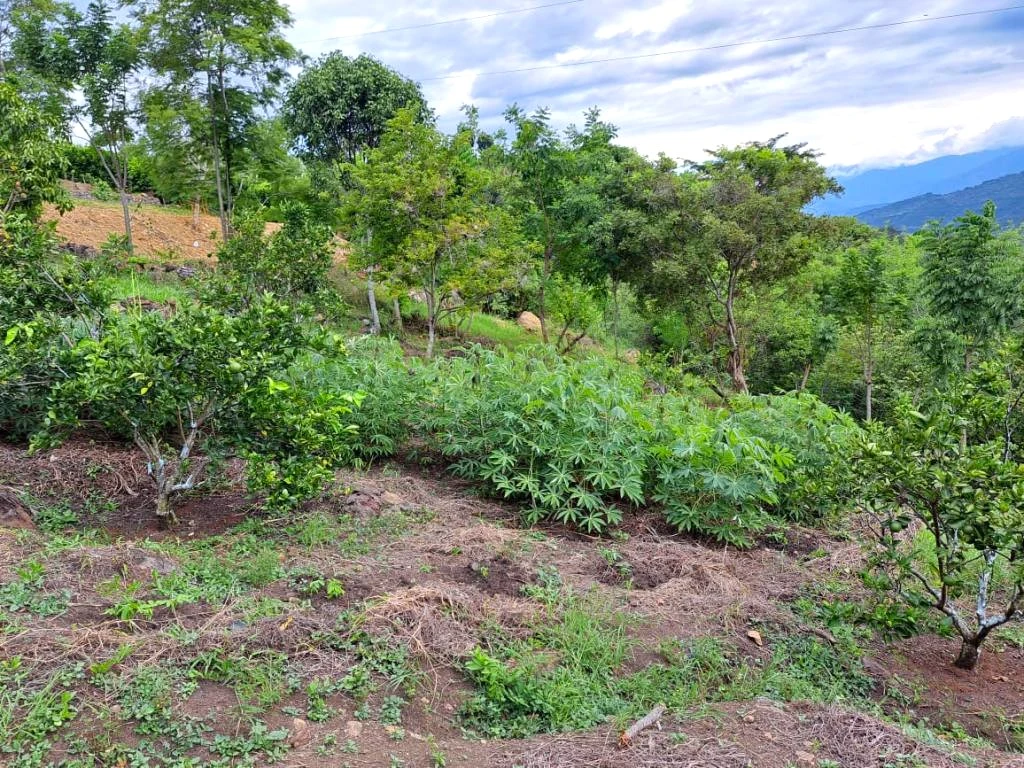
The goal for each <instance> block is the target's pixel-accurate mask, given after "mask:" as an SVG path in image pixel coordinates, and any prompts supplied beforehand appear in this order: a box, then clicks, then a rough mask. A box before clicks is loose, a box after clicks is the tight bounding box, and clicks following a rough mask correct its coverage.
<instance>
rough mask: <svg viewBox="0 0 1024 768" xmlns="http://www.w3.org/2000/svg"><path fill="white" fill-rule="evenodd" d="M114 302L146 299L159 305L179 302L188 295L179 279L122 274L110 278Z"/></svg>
mask: <svg viewBox="0 0 1024 768" xmlns="http://www.w3.org/2000/svg"><path fill="white" fill-rule="evenodd" d="M109 285H110V288H111V291H112V292H113V299H114V301H122V302H130V301H131V300H132V299H144V300H146V301H152V302H155V303H157V304H167V303H171V302H175V303H176V302H179V301H182V300H183V299H185V298H186V297H187V295H188V292H187V290H186V289H185V286H183V285H182V284H181V282H180V281H179V280H177V279H174V280H168V279H164V280H156V279H154V278H152V277H150V276H149V275H148V274H139V273H138V272H120V273H118V274H117V275H114V276H113V277H111V278H109Z"/></svg>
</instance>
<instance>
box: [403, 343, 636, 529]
mask: <svg viewBox="0 0 1024 768" xmlns="http://www.w3.org/2000/svg"><path fill="white" fill-rule="evenodd" d="M423 375H424V378H425V380H426V383H427V386H428V387H429V398H430V400H429V403H428V404H427V406H426V408H425V412H424V414H423V418H422V421H421V424H422V426H423V427H424V428H425V429H426V430H427V431H428V432H429V433H430V434H431V435H432V437H433V443H434V445H435V446H436V447H437V449H438V450H439V451H440V452H441V453H442V454H443V455H444V456H446V457H448V458H450V459H452V460H453V461H454V462H455V463H454V467H453V468H454V471H455V472H456V473H457V474H459V475H462V476H465V477H469V478H473V479H476V480H480V481H483V482H484V483H485V484H486V485H487V486H488V487H489V488H490V489H491V490H492V491H494V492H496V493H499V494H502V495H504V496H506V497H509V498H519V499H523V500H525V501H526V502H527V503H529V504H530V505H531V506H530V508H529V509H528V510H527V512H526V519H527V520H528V521H529V522H531V523H532V522H536V521H537V520H539V519H541V518H544V517H551V518H554V519H556V520H559V521H561V522H564V523H567V524H570V525H573V526H576V527H579V528H582V529H584V530H587V531H591V532H594V531H601V530H604V529H605V528H607V527H608V526H609V525H615V524H617V523H618V522H619V521H620V520H621V519H622V511H621V509H620V508H619V507H618V505H617V504H618V503H619V502H632V503H635V504H639V503H642V502H643V501H644V477H645V474H646V471H647V456H646V445H645V440H644V434H643V433H642V431H640V430H638V429H637V426H638V425H639V424H642V421H643V419H642V417H641V415H640V414H639V413H638V412H636V410H637V408H638V407H639V403H640V400H641V391H642V381H641V380H640V379H639V378H638V377H636V376H635V375H633V374H630V373H629V372H627V371H625V370H622V369H618V368H615V367H613V366H612V365H610V364H608V363H604V362H602V361H585V362H580V363H573V362H568V361H565V360H562V359H561V358H559V357H558V356H557V355H555V354H554V353H553V352H551V351H546V352H540V351H538V352H535V353H532V354H530V355H515V354H508V353H501V352H491V351H487V350H483V349H480V348H477V349H475V350H474V351H473V352H472V353H471V354H470V355H468V356H467V357H465V358H461V359H459V358H457V359H453V360H449V361H447V362H445V363H441V364H436V365H434V366H432V367H429V368H426V369H424V374H423Z"/></svg>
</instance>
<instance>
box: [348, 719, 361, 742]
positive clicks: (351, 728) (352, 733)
mask: <svg viewBox="0 0 1024 768" xmlns="http://www.w3.org/2000/svg"><path fill="white" fill-rule="evenodd" d="M362 734H363V724H362V723H360V722H359V721H358V720H349V721H348V722H347V723H345V736H346V738H349V739H358V738H359V737H360V736H361V735H362Z"/></svg>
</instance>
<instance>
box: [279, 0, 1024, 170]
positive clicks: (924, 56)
mask: <svg viewBox="0 0 1024 768" xmlns="http://www.w3.org/2000/svg"><path fill="white" fill-rule="evenodd" d="M523 5H524V4H523V3H522V2H521V0H519V1H518V2H517V0H500V2H499V3H498V4H497V5H491V4H488V6H487V7H483V6H477V5H475V4H474V2H472V0H446V1H445V2H444V3H441V2H438V0H434V2H429V0H426V1H425V0H418V1H417V2H412V0H395V1H394V2H392V3H390V4H388V5H387V6H386V7H382V8H381V9H380V10H379V11H378V10H377V9H374V11H373V12H372V13H371V12H369V10H368V6H367V7H366V8H361V9H359V10H358V11H357V12H355V13H352V12H351V11H341V10H338V9H337V6H335V5H334V4H333V3H332V2H329V0H292V3H291V8H292V11H293V13H294V15H295V16H296V18H297V25H296V28H295V30H294V34H293V35H292V39H294V40H296V41H302V40H317V39H319V38H322V37H327V36H329V35H332V34H335V35H353V34H358V33H360V32H365V31H371V30H375V29H382V28H385V27H388V28H390V27H394V26H404V25H407V24H414V23H421V22H423V21H432V20H437V19H451V18H455V17H462V16H474V15H478V14H482V13H487V12H492V11H495V10H512V9H516V8H522V7H523ZM526 5H528V3H527V4H526ZM727 5H728V8H727V9H726V8H725V7H724V6H723V5H720V4H718V3H709V4H697V3H696V2H693V0H631V3H630V5H629V6H628V7H627V6H625V4H624V3H622V2H621V1H620V0H586V2H582V3H576V4H572V5H566V6H560V7H557V8H545V9H539V10H536V11H532V12H529V13H522V14H511V15H507V16H502V17H498V18H496V19H489V20H481V21H474V22H465V23H460V24H450V25H443V26H438V27H431V28H428V29H421V30H414V31H406V32H388V33H386V34H380V35H369V36H365V37H361V38H356V39H346V40H343V41H340V42H325V43H315V42H314V43H311V44H306V45H303V46H302V47H303V48H305V50H306V51H307V52H309V53H311V54H318V53H320V52H323V51H327V50H333V49H335V48H341V49H343V50H344V51H345V52H346V53H350V54H354V53H358V52H360V51H362V50H366V51H368V52H370V53H372V54H374V55H376V56H377V57H378V58H380V59H382V60H383V61H385V62H386V63H388V64H390V65H392V66H394V67H396V68H397V69H399V70H400V71H402V72H403V73H405V74H407V75H409V76H410V77H413V78H414V79H418V80H422V81H424V90H425V92H426V94H427V96H428V98H429V100H430V102H431V104H432V106H434V108H435V109H436V110H437V112H438V113H439V115H440V117H441V124H442V126H443V127H446V128H449V129H450V128H453V127H454V126H455V124H456V123H457V122H458V120H459V119H460V117H461V116H460V114H459V111H458V110H459V107H460V106H461V105H462V104H465V103H476V104H477V105H478V106H480V108H481V113H482V114H481V116H482V120H483V122H484V124H485V125H487V126H490V127H494V126H496V125H497V124H498V123H500V122H501V117H500V115H501V112H502V109H503V108H504V106H505V105H506V104H508V103H510V102H512V101H517V102H519V103H520V104H522V105H523V106H524V107H526V108H532V107H534V106H542V105H543V106H549V107H550V108H551V110H552V114H553V116H554V119H555V120H556V121H559V122H562V123H567V122H570V121H578V120H579V119H580V114H581V112H582V110H583V109H585V108H586V107H589V106H592V105H595V104H596V105H598V106H600V107H602V108H603V110H604V114H605V117H606V118H607V119H609V120H611V121H612V122H614V123H616V124H617V125H618V126H619V128H620V137H621V139H622V141H624V142H627V143H632V144H634V145H635V146H637V147H638V148H639V149H640V150H641V151H643V152H645V153H647V154H655V153H657V152H658V151H664V152H665V153H666V154H669V155H672V156H675V157H695V156H698V155H699V153H700V150H702V149H703V148H705V147H713V146H717V145H719V144H723V143H726V144H732V143H739V142H743V141H749V140H754V139H764V138H767V137H770V136H773V135H776V134H778V133H783V132H788V133H789V134H790V136H791V138H792V139H794V140H797V141H807V142H808V143H810V144H811V145H812V146H814V147H816V148H818V149H820V150H822V151H823V152H824V153H825V156H824V160H825V162H827V163H830V164H835V165H858V164H860V165H867V164H888V163H897V162H905V161H908V160H912V159H926V158H927V157H930V156H934V155H935V154H941V153H945V152H949V151H969V150H971V149H976V148H980V147H984V146H995V145H996V144H997V143H1002V144H1006V143H1011V142H1022V141H1024V121H1022V120H1021V119H1020V117H1019V115H1020V113H1021V111H1022V107H1021V106H1020V96H1019V82H1020V75H1021V73H1022V71H1024V34H1021V33H1022V31H1024V12H1022V11H1016V12H1011V13H1005V14H1001V15H998V16H975V17H965V18H959V19H952V20H946V21H932V22H929V23H924V24H914V25H904V26H894V27H889V28H885V29H877V30H868V31H860V32H850V33H844V34H839V35H828V36H818V37H811V38H806V39H799V40H787V41H780V42H777V43H762V44H758V45H749V46H741V47H735V48H727V49H721V50H711V51H704V52H693V53H689V54H677V55H670V56H660V57H653V58H643V59H639V60H630V61H619V62H612V63H603V64H592V65H582V66H578V67H577V66H571V67H564V68H558V69H551V70H542V71H534V72H523V73H518V74H511V75H504V76H484V73H486V72H489V71H497V70H508V69H521V68H528V67H535V66H539V65H546V64H552V63H576V62H580V61H586V60H590V59H604V58H610V57H622V56H636V55H642V54H647V53H651V52H657V51H669V50H677V49H683V48H694V47H704V46H711V45H716V44H720V43H723V42H730V41H740V40H756V39H766V38H773V37H782V36H788V35H793V34H805V33H808V32H816V31H822V30H830V29H836V28H839V27H847V26H860V25H865V24H878V23H889V22H894V21H900V20H904V19H910V18H922V15H923V14H931V18H934V17H935V16H939V15H944V14H950V13H963V12H970V11H976V10H977V6H976V4H975V2H974V0H901V2H900V3H897V4H893V3H889V2H887V1H886V0H858V2H856V3H842V4H838V3H832V2H829V1H828V0H774V1H773V2H766V0H730V3H728V4H727ZM726 11H728V12H726ZM350 14H351V15H350ZM448 74H459V75H463V74H464V75H466V76H465V77H461V76H460V77H455V78H451V79H445V80H430V79H429V78H432V77H435V76H438V75H448ZM1015 118H1016V119H1017V122H1014V119H1015Z"/></svg>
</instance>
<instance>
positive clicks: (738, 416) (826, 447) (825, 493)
mask: <svg viewBox="0 0 1024 768" xmlns="http://www.w3.org/2000/svg"><path fill="white" fill-rule="evenodd" d="M732 407H733V409H734V412H735V416H734V419H735V421H737V422H738V423H739V424H741V425H743V426H744V427H745V428H746V429H747V430H749V432H750V433H751V434H754V435H757V436H758V437H761V438H762V439H764V440H767V441H768V442H770V443H771V444H772V445H776V446H780V447H781V448H784V449H785V450H786V451H787V452H788V453H789V455H790V457H791V461H790V463H789V465H788V466H787V467H786V473H785V474H786V477H785V480H784V482H782V483H780V485H779V489H778V500H777V502H776V504H775V508H774V511H775V513H776V514H777V515H778V516H779V517H781V518H783V519H785V520H792V521H794V522H800V523H821V522H823V521H825V520H826V519H828V518H829V517H830V516H834V515H836V513H842V512H846V511H848V507H847V505H848V504H849V499H850V494H851V492H852V490H853V473H852V470H851V467H850V462H849V459H850V456H851V455H852V454H853V453H854V451H855V450H856V447H857V441H858V438H859V436H860V429H859V428H858V427H857V425H856V424H855V423H854V422H853V420H852V419H851V418H850V417H849V416H847V415H845V414H843V413H840V412H838V411H834V410H833V409H831V408H829V407H828V406H827V405H825V404H824V403H822V402H821V401H820V400H818V399H817V398H816V397H814V396H813V395H807V394H797V395H772V396H762V397H755V398H749V399H737V400H734V401H733V402H732Z"/></svg>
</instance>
